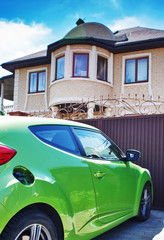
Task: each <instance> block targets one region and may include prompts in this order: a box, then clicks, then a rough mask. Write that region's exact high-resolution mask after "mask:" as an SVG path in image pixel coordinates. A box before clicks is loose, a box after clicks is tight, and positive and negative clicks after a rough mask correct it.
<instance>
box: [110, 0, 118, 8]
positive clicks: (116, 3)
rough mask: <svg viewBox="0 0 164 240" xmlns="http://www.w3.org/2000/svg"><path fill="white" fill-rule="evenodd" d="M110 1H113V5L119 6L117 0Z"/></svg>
mask: <svg viewBox="0 0 164 240" xmlns="http://www.w3.org/2000/svg"><path fill="white" fill-rule="evenodd" d="M111 2H112V3H113V5H114V6H115V7H116V8H118V7H119V4H118V2H117V0H111Z"/></svg>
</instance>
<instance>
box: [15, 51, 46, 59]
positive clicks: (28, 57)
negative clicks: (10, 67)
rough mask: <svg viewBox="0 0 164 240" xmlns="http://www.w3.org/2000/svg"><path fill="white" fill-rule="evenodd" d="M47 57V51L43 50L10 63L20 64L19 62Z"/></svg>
mask: <svg viewBox="0 0 164 240" xmlns="http://www.w3.org/2000/svg"><path fill="white" fill-rule="evenodd" d="M46 56H47V50H42V51H40V52H36V53H32V54H30V55H26V56H24V57H21V58H17V59H14V60H12V61H10V62H18V61H24V60H29V59H33V58H39V57H46Z"/></svg>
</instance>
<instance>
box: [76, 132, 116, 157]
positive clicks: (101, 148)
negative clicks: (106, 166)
mask: <svg viewBox="0 0 164 240" xmlns="http://www.w3.org/2000/svg"><path fill="white" fill-rule="evenodd" d="M74 131H75V133H76V136H77V137H78V139H79V141H80V143H81V144H82V147H83V148H84V151H85V156H86V157H88V158H101V159H105V160H115V161H116V160H119V159H120V150H119V149H118V148H117V146H116V145H115V144H113V143H112V142H111V141H110V140H109V139H108V138H106V137H105V136H104V135H103V134H102V133H101V132H98V131H91V130H85V129H77V128H75V129H74Z"/></svg>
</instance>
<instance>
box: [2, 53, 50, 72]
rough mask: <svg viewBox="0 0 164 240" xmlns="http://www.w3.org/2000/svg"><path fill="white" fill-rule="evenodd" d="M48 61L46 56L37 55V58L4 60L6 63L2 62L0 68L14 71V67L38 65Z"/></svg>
mask: <svg viewBox="0 0 164 240" xmlns="http://www.w3.org/2000/svg"><path fill="white" fill-rule="evenodd" d="M48 63H50V61H49V59H48V58H47V56H46V57H37V58H32V59H26V60H19V61H14V62H6V63H3V64H2V65H1V66H2V68H4V69H6V70H8V71H10V72H12V73H14V70H15V69H19V68H26V67H32V66H39V65H43V64H48Z"/></svg>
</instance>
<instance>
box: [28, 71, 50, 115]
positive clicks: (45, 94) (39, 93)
mask: <svg viewBox="0 0 164 240" xmlns="http://www.w3.org/2000/svg"><path fill="white" fill-rule="evenodd" d="M40 71H45V72H46V79H45V91H44V92H37V93H35V92H34V93H29V92H28V90H29V81H30V79H29V75H30V73H32V72H40ZM47 72H48V68H47V67H42V68H33V69H29V70H27V78H26V99H25V104H24V111H25V110H26V107H27V101H28V97H29V96H36V95H44V96H45V106H46V108H47V109H48V104H47Z"/></svg>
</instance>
